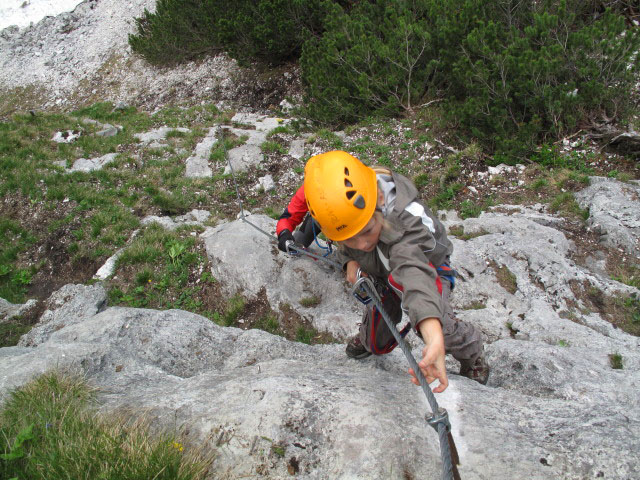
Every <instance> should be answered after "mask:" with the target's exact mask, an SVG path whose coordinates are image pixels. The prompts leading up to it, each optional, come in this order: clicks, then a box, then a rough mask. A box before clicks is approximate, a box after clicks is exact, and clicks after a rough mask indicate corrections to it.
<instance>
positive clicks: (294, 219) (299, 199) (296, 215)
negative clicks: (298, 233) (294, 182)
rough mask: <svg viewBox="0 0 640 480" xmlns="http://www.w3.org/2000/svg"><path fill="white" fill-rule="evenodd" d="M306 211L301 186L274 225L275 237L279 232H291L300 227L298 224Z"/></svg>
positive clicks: (305, 202)
mask: <svg viewBox="0 0 640 480" xmlns="http://www.w3.org/2000/svg"><path fill="white" fill-rule="evenodd" d="M308 211H309V209H308V208H307V201H306V199H305V196H304V184H303V185H302V186H301V187H300V188H299V189H298V191H297V192H296V193H295V194H294V195H293V197H291V200H290V201H289V205H287V207H286V208H285V209H284V211H283V212H282V215H280V218H279V219H278V223H277V224H276V236H278V235H280V232H282V231H283V230H285V229H286V230H289V231H290V232H293V231H294V230H295V228H296V227H297V226H298V225H300V222H302V220H303V219H304V216H305V215H306V214H307V212H308Z"/></svg>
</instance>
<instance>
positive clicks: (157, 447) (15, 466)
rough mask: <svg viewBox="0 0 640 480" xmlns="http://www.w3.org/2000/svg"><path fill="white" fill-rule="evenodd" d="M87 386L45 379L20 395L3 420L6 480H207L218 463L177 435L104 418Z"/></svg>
mask: <svg viewBox="0 0 640 480" xmlns="http://www.w3.org/2000/svg"><path fill="white" fill-rule="evenodd" d="M94 400H95V391H94V390H93V389H91V388H90V387H89V386H88V385H87V384H86V383H85V382H84V381H83V380H82V379H80V378H78V377H73V376H67V375H62V374H60V373H47V374H44V375H42V376H40V377H38V378H36V379H35V380H33V381H31V382H30V383H28V384H26V385H25V386H23V387H21V388H19V389H17V390H15V391H13V392H12V393H11V394H10V395H9V397H8V399H7V401H6V402H5V403H4V405H3V407H2V411H1V412H0V451H2V452H3V453H2V454H1V455H0V477H1V478H6V479H13V478H18V479H34V480H35V479H42V480H46V479H62V478H96V479H97V478H100V479H114V480H115V479H134V478H139V479H143V478H145V479H156V480H161V479H165V480H169V479H171V480H198V479H203V478H204V477H205V475H206V471H207V469H208V468H209V465H210V463H211V460H212V459H211V456H208V455H204V454H203V453H202V452H201V451H198V450H195V449H189V448H186V447H185V446H184V445H183V440H182V438H181V437H180V436H179V435H177V434H159V435H152V434H151V433H150V429H149V424H148V423H147V422H146V421H145V420H144V418H143V417H139V418H131V417H124V416H119V415H109V416H108V417H107V416H105V415H102V414H97V413H96V409H95V406H94Z"/></svg>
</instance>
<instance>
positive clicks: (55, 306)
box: [18, 283, 107, 347]
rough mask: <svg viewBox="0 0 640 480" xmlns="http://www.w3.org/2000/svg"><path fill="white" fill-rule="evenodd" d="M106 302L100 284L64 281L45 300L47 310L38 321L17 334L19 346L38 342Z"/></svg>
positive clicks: (93, 311) (83, 318)
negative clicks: (77, 283)
mask: <svg viewBox="0 0 640 480" xmlns="http://www.w3.org/2000/svg"><path fill="white" fill-rule="evenodd" d="M106 303H107V292H106V291H105V289H104V287H103V286H102V285H101V284H99V283H98V284H95V285H90V286H86V285H65V286H64V287H62V288H61V289H60V290H58V291H57V292H54V293H53V295H51V297H49V300H48V301H47V310H46V311H45V312H44V313H43V314H42V316H41V317H40V321H39V322H38V324H37V325H36V326H35V327H33V329H31V331H30V332H29V333H27V334H25V335H23V336H22V338H20V341H19V342H18V345H19V346H22V347H29V346H35V345H40V344H41V343H44V342H46V341H47V340H48V338H49V337H50V336H51V334H52V333H54V332H56V331H58V330H60V329H62V328H64V327H66V326H69V325H75V324H78V323H82V322H83V321H84V320H86V319H87V318H89V317H92V316H94V315H95V314H96V313H98V312H99V311H101V310H102V309H103V308H104V307H105V305H106Z"/></svg>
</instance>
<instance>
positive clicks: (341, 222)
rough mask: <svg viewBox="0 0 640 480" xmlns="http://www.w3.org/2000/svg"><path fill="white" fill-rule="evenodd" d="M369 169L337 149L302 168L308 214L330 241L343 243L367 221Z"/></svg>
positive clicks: (371, 191) (373, 185)
mask: <svg viewBox="0 0 640 480" xmlns="http://www.w3.org/2000/svg"><path fill="white" fill-rule="evenodd" d="M377 192H378V187H377V180H376V173H375V172H374V171H373V169H371V168H369V167H367V166H366V165H365V164H364V163H362V162H361V161H360V160H358V159H357V158H356V157H354V156H353V155H350V154H348V153H347V152H342V151H339V150H336V151H332V152H326V153H322V154H320V155H316V156H314V157H311V158H310V159H309V161H308V162H307V165H306V166H305V168H304V194H305V198H306V201H307V207H309V213H311V216H312V217H313V218H314V219H315V220H316V221H317V222H318V223H319V224H320V228H322V232H323V233H324V234H325V235H326V236H327V237H328V238H329V239H331V240H334V241H336V242H340V241H342V240H346V239H348V238H350V237H352V236H354V235H355V234H357V233H358V232H359V231H360V230H362V229H363V228H364V226H365V225H366V224H367V223H368V222H369V220H371V217H372V216H373V212H374V211H375V208H376V201H377Z"/></svg>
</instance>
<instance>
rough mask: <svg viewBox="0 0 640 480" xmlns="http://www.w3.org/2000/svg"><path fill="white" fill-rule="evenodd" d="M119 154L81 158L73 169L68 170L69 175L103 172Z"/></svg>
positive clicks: (74, 163)
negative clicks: (95, 171)
mask: <svg viewBox="0 0 640 480" xmlns="http://www.w3.org/2000/svg"><path fill="white" fill-rule="evenodd" d="M118 155H119V154H118V153H107V154H106V155H103V156H101V157H97V158H79V159H78V160H76V161H75V162H73V165H72V167H71V168H67V169H66V171H67V173H73V172H92V171H94V170H102V169H103V168H104V166H105V165H108V164H109V163H111V162H113V161H114V160H115V158H116V157H117V156H118Z"/></svg>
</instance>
